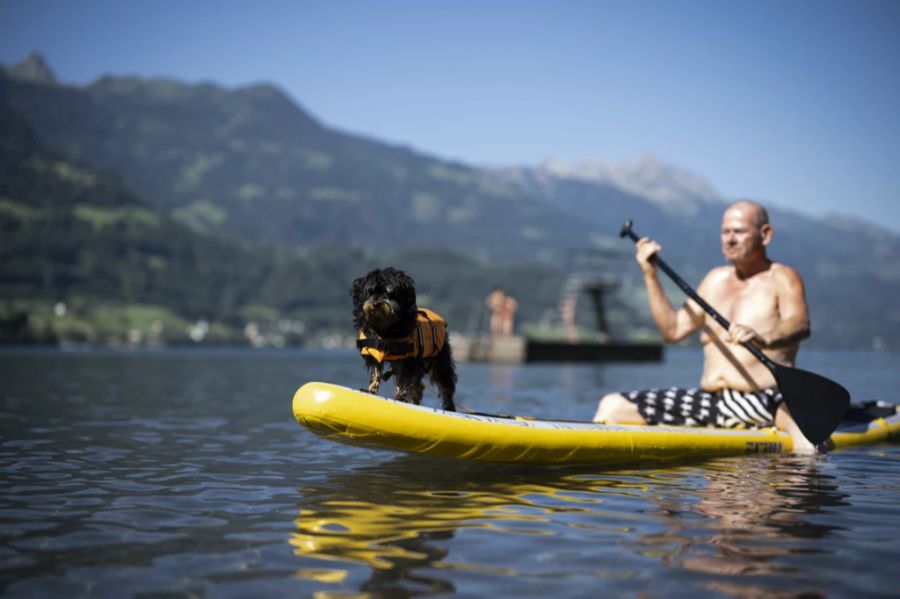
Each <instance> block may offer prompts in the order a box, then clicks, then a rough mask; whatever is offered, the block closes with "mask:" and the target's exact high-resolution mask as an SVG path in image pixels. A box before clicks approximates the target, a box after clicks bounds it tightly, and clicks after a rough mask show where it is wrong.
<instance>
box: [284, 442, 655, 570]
mask: <svg viewBox="0 0 900 599" xmlns="http://www.w3.org/2000/svg"><path fill="white" fill-rule="evenodd" d="M422 464H423V461H422V460H418V461H417V460H416V459H413V458H410V459H405V458H400V459H397V460H395V461H393V462H391V463H389V464H387V465H384V466H379V467H376V468H373V469H369V470H361V471H357V472H355V473H349V474H344V475H339V476H335V477H333V479H332V480H329V481H328V484H327V485H325V486H323V487H322V488H306V489H300V491H301V493H302V494H303V495H304V497H305V498H306V499H307V500H306V501H304V505H305V507H304V508H303V509H301V510H300V513H299V516H298V517H297V519H296V520H295V521H294V523H295V525H296V532H294V533H292V535H291V539H290V543H291V545H293V546H294V548H295V550H294V552H295V554H296V555H298V556H303V557H312V558H316V559H320V560H328V561H337V562H344V563H355V564H364V565H367V566H369V567H371V568H373V569H376V570H390V569H392V568H398V567H401V568H403V567H409V566H412V565H416V566H422V565H426V564H427V565H428V566H431V567H434V568H440V569H445V570H462V571H468V572H478V573H490V574H495V575H503V576H515V575H516V574H517V572H516V570H515V569H514V568H509V567H493V566H490V565H484V564H478V565H473V564H467V563H459V562H453V563H448V562H445V561H444V558H445V557H446V550H445V549H443V548H442V547H441V545H440V544H439V543H435V542H434V541H439V540H446V539H450V538H452V537H453V535H454V534H455V533H456V532H457V531H459V530H462V529H470V530H471V529H481V530H485V531H489V532H490V533H491V534H498V533H499V534H508V535H515V536H521V537H523V542H525V541H524V539H526V538H527V537H549V536H554V535H558V534H560V533H561V528H560V527H561V526H562V527H572V528H581V529H586V528H590V529H594V530H601V531H609V532H617V533H622V532H627V531H628V530H629V527H628V526H627V524H626V525H611V524H609V522H611V521H612V522H615V521H619V522H622V521H623V520H628V519H635V518H641V516H640V515H638V514H623V513H620V512H616V513H610V512H606V511H605V510H603V509H602V506H603V503H604V499H603V497H604V495H605V496H606V497H609V496H611V495H629V496H636V495H642V494H644V490H645V489H646V488H647V484H648V479H650V478H652V477H653V475H654V473H653V472H652V471H645V472H642V473H641V476H640V478H636V479H635V480H634V481H629V480H623V479H622V478H621V477H611V476H603V475H597V476H594V475H585V474H583V473H577V472H571V471H570V472H568V473H567V472H566V471H564V470H561V471H555V472H554V471H552V470H549V471H547V470H544V471H537V472H530V473H528V474H526V475H523V473H522V471H513V473H512V475H511V476H510V474H509V472H506V473H504V472H499V473H498V472H497V470H496V469H493V470H491V469H482V470H480V471H477V472H476V474H475V476H474V477H473V476H472V473H471V472H460V471H458V469H456V470H454V468H452V467H451V468H450V471H440V470H438V471H431V472H426V473H423V472H421V471H420V469H421V466H422ZM424 464H426V465H429V466H432V467H435V468H440V467H441V466H443V465H444V464H442V463H441V462H424ZM670 475H671V473H669V474H668V475H667V476H670ZM505 476H509V477H510V478H511V479H512V480H510V481H506V480H502V479H503V478H504V477H505ZM498 478H499V479H500V480H498ZM626 479H627V477H626ZM562 514H578V515H581V516H584V515H596V516H597V518H596V519H595V520H596V521H597V524H591V523H589V521H590V520H592V518H579V521H578V522H575V521H566V520H562V519H561V518H559V517H558V516H559V515H562ZM643 519H644V520H646V519H647V518H646V517H643ZM603 522H606V524H603ZM623 524H625V523H623ZM323 572H327V574H323ZM333 572H337V573H333ZM338 573H339V574H338ZM297 575H298V576H305V577H308V578H311V579H314V580H317V581H320V582H325V581H327V579H328V578H330V577H334V580H335V581H339V580H342V579H343V576H341V575H346V571H345V570H336V571H321V570H305V571H301V572H299V573H298V574H297Z"/></svg>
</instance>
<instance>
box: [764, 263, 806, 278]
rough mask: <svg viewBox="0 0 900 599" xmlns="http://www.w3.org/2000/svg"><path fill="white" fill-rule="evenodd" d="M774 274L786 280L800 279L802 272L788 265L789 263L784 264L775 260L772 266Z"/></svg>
mask: <svg viewBox="0 0 900 599" xmlns="http://www.w3.org/2000/svg"><path fill="white" fill-rule="evenodd" d="M771 272H772V276H773V277H775V278H777V279H780V280H784V281H800V280H801V278H800V273H799V272H797V269H796V268H794V267H792V266H788V265H787V264H782V263H781V262H773V263H772V268H771Z"/></svg>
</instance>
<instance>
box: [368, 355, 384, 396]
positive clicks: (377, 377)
mask: <svg viewBox="0 0 900 599" xmlns="http://www.w3.org/2000/svg"><path fill="white" fill-rule="evenodd" d="M381 370H382V368H381V364H378V363H377V362H376V363H375V364H372V365H371V366H369V371H370V373H371V378H370V379H369V389H368V391H369V393H371V394H372V395H378V387H379V386H381Z"/></svg>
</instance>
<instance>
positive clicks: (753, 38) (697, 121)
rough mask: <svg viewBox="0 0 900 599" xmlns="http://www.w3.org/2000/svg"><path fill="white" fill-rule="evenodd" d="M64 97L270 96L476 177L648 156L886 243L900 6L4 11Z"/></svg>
mask: <svg viewBox="0 0 900 599" xmlns="http://www.w3.org/2000/svg"><path fill="white" fill-rule="evenodd" d="M32 49H38V50H39V51H41V52H42V53H43V54H44V55H45V57H46V58H47V60H48V61H49V62H50V64H51V66H52V67H53V69H54V70H55V72H56V75H57V77H58V78H59V79H61V80H63V81H65V82H70V83H78V84H81V83H87V82H90V81H92V80H94V79H96V78H97V77H99V76H100V75H101V74H104V73H113V74H120V75H123V74H134V75H140V76H164V77H172V78H177V79H181V80H184V81H200V80H212V81H215V82H219V83H221V84H224V85H228V86H234V85H243V84H248V83H254V82H259V81H268V82H272V83H274V84H276V85H278V86H279V87H281V88H282V89H284V90H285V91H287V92H288V93H289V94H290V95H291V96H292V97H293V98H294V99H295V100H296V101H297V102H298V103H299V104H301V105H302V106H303V107H304V108H305V109H307V110H308V111H309V112H311V113H312V114H313V115H314V116H315V117H316V118H318V119H319V120H320V121H322V122H323V123H324V124H326V125H328V126H331V127H335V128H338V129H342V130H345V131H351V132H355V133H361V134H365V135H368V136H372V137H375V138H378V139H382V140H384V141H388V142H393V143H403V144H407V145H411V146H413V147H414V148H416V149H418V150H420V151H423V152H426V153H429V154H434V155H436V156H438V157H442V158H447V159H457V160H461V161H464V162H468V163H471V164H476V165H479V164H480V165H490V166H513V165H537V164H539V163H540V162H542V161H544V160H545V159H548V158H558V159H562V160H566V161H570V162H576V161H579V160H581V159H583V158H587V157H597V158H600V159H603V160H608V161H615V162H622V161H631V160H634V159H636V158H638V157H639V156H640V155H642V154H653V155H655V156H656V157H658V158H659V159H661V160H664V161H666V162H671V163H673V164H676V165H678V166H681V167H684V168H686V169H688V170H690V171H693V172H695V173H697V174H699V175H701V176H703V177H704V178H706V179H707V180H708V181H709V182H710V183H711V184H712V185H713V186H714V187H715V188H716V189H717V190H718V191H719V192H720V193H721V194H722V195H723V196H725V197H726V198H736V197H752V198H754V199H758V200H761V201H763V202H766V203H769V204H772V205H777V206H779V207H782V208H789V209H794V210H798V211H801V212H804V213H807V214H813V215H825V214H828V213H841V214H849V215H854V216H858V217H861V218H864V219H866V220H868V221H871V222H876V223H879V224H882V225H883V226H886V227H888V228H890V229H892V230H894V231H896V232H900V1H894V0H886V1H875V0H852V1H851V0H847V1H829V0H788V1H779V2H768V1H754V2H750V1H747V2H734V1H729V0H715V1H705V0H704V1H689V0H681V1H678V0H659V1H646V0H644V1H640V0H639V1H631V2H625V1H622V2H605V1H601V0H595V1H586V2H582V1H549V0H548V1H540V2H534V1H518V2H516V1H509V2H507V1H489V0H482V1H478V2H476V1H468V0H458V1H457V2H437V1H428V0H419V1H415V2H396V1H377V0H370V1H364V2H363V1H360V2H357V1H340V0H334V1H330V2H319V1H312V0H307V1H304V0H297V1H285V2H266V1H264V0H263V1H257V2H249V1H247V2H237V1H229V0H221V1H218V2H214V1H201V0H183V1H177V2H176V1H169V0H154V1H152V2H151V1H143V2H141V1H138V2H113V1H110V2H106V1H92V0H82V1H79V2H65V1H63V2H60V1H45V0H0V61H2V62H4V63H10V62H15V61H18V60H20V59H21V58H23V57H24V56H25V55H26V54H27V53H28V52H29V51H30V50H32Z"/></svg>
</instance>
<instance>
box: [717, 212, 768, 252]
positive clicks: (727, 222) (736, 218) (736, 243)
mask: <svg viewBox="0 0 900 599" xmlns="http://www.w3.org/2000/svg"><path fill="white" fill-rule="evenodd" d="M756 223H757V216H756V215H755V214H754V213H753V211H752V210H751V209H749V208H745V207H740V206H738V207H732V208H729V209H728V210H726V211H725V216H723V217H722V234H721V235H722V254H724V256H725V259H726V260H728V261H729V262H731V263H732V264H735V263H739V262H743V261H745V260H747V259H748V258H751V257H753V256H754V255H755V254H757V253H758V252H761V251H762V250H763V247H764V243H763V237H764V231H763V229H764V228H765V227H767V226H768V225H763V227H760V226H759V225H757V224H756Z"/></svg>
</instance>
